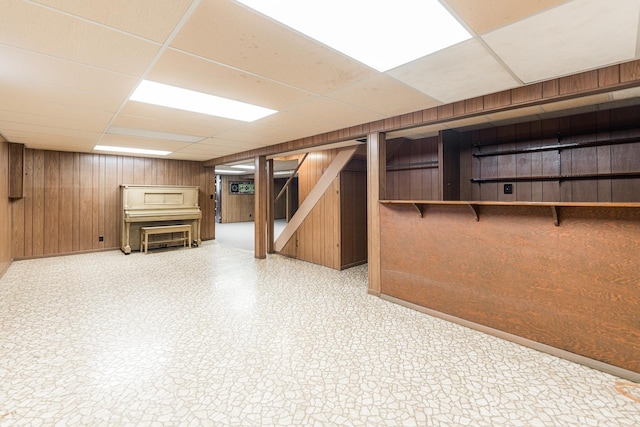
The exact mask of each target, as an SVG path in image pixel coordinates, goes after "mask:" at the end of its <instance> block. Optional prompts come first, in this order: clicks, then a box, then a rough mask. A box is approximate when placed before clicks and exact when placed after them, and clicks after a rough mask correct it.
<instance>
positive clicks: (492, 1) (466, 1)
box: [445, 0, 567, 34]
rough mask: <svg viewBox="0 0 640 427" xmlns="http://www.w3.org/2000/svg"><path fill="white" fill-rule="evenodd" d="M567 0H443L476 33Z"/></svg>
mask: <svg viewBox="0 0 640 427" xmlns="http://www.w3.org/2000/svg"><path fill="white" fill-rule="evenodd" d="M566 1H567V0H533V1H532V0H529V1H522V0H515V1H514V0H482V1H478V0H445V2H446V3H448V4H449V6H451V7H452V9H453V10H455V11H456V13H457V14H458V16H459V17H460V18H461V19H462V20H463V21H464V22H466V23H467V25H469V27H471V29H472V30H473V31H474V32H475V33H476V34H484V33H486V32H489V31H491V30H495V29H496V28H500V27H504V26H505V25H509V24H512V23H514V22H515V21H519V20H520V19H524V18H526V17H527V16H530V15H533V14H535V13H540V12H542V11H543V10H545V9H549V8H551V7H554V6H557V5H559V4H562V3H565V2H566Z"/></svg>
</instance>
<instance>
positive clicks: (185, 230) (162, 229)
mask: <svg viewBox="0 0 640 427" xmlns="http://www.w3.org/2000/svg"><path fill="white" fill-rule="evenodd" d="M174 233H181V237H178V238H174V237H173V234H174ZM153 234H171V235H172V236H171V237H169V238H167V239H164V240H156V241H153V242H149V236H151V235H153ZM175 242H182V243H183V247H185V248H186V247H187V244H188V245H189V247H191V225H188V224H176V225H159V226H157V227H141V228H140V252H142V250H143V249H144V253H145V254H146V253H147V250H148V249H149V243H151V244H158V243H175Z"/></svg>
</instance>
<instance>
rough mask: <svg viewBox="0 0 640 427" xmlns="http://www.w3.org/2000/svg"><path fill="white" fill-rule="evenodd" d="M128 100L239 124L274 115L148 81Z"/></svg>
mask: <svg viewBox="0 0 640 427" xmlns="http://www.w3.org/2000/svg"><path fill="white" fill-rule="evenodd" d="M129 99H130V100H131V101H138V102H145V103H147V104H153V105H159V106H161V107H168V108H175V109H177V110H184V111H191V112H194V113H201V114H208V115H210V116H216V117H224V118H227V119H234V120H241V121H243V122H253V121H255V120H259V119H261V118H263V117H267V116H270V115H271V114H274V113H277V111H276V110H271V109H269V108H264V107H258V106H257V105H251V104H246V103H244V102H240V101H234V100H231V99H226V98H221V97H219V96H214V95H209V94H206V93H202V92H196V91H194V90H189V89H183V88H180V87H176V86H170V85H165V84H162V83H156V82H152V81H150V80H143V81H142V82H141V83H140V84H139V85H138V87H137V88H136V90H135V91H134V92H133V95H131V97H130V98H129Z"/></svg>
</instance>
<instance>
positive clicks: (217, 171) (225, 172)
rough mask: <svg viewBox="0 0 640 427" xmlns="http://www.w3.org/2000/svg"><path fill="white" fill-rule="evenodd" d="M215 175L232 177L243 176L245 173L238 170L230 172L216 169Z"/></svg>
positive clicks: (229, 170)
mask: <svg viewBox="0 0 640 427" xmlns="http://www.w3.org/2000/svg"><path fill="white" fill-rule="evenodd" d="M216 173H217V174H221V175H225V174H234V175H238V174H240V175H242V174H245V173H246V172H245V171H239V170H231V169H220V168H216Z"/></svg>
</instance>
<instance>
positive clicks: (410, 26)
mask: <svg viewBox="0 0 640 427" xmlns="http://www.w3.org/2000/svg"><path fill="white" fill-rule="evenodd" d="M238 1H239V2H240V3H243V4H245V5H246V6H248V7H250V8H252V9H254V10H256V11H258V12H260V13H262V14H264V15H266V16H268V17H270V18H272V19H275V20H276V21H279V22H281V23H282V24H285V25H287V26H289V27H291V28H293V29H294V30H296V31H299V32H301V33H303V34H305V35H307V36H309V37H311V38H313V39H315V40H317V41H319V42H320V43H323V44H325V45H327V46H329V47H332V48H333V49H336V50H338V51H340V52H342V53H344V54H345V55H348V56H350V57H352V58H354V59H356V60H358V61H360V62H362V63H364V64H366V65H368V66H370V67H372V68H375V69H376V70H378V71H388V70H390V69H392V68H395V67H397V66H399V65H402V64H406V63H408V62H411V61H413V60H415V59H418V58H421V57H423V56H426V55H428V54H430V53H433V52H437V51H439V50H442V49H445V48H447V47H449V46H453V45H454V44H457V43H460V42H462V41H464V40H467V39H469V38H471V34H469V32H468V31H467V30H466V29H465V28H464V27H463V26H462V25H461V24H460V22H458V20H457V19H456V18H455V17H454V16H453V15H451V14H450V13H449V11H447V9H445V8H444V6H442V4H440V2H439V1H438V0H394V1H371V0H348V1H344V0H314V1H300V0H238Z"/></svg>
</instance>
